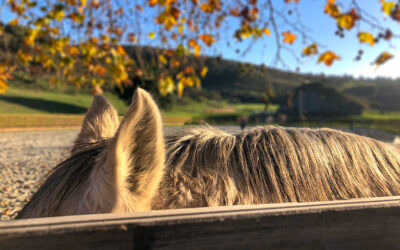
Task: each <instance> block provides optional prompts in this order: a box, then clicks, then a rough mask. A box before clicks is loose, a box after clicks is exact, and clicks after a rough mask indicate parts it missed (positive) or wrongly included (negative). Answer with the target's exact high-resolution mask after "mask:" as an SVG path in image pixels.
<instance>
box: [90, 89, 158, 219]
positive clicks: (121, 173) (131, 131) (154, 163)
mask: <svg viewBox="0 0 400 250" xmlns="http://www.w3.org/2000/svg"><path fill="white" fill-rule="evenodd" d="M164 160H165V152H164V136H163V126H162V120H161V114H160V111H159V109H158V107H157V105H156V103H155V102H154V100H153V98H152V97H151V95H150V94H149V93H147V92H146V91H144V90H143V89H140V88H137V89H136V92H135V94H134V96H133V98H132V103H131V105H130V107H129V109H128V111H127V112H126V114H125V116H124V119H123V120H122V122H121V125H120V126H119V128H118V131H117V132H116V133H115V136H114V139H113V140H112V141H111V143H110V144H109V146H108V147H107V149H106V150H105V151H104V152H103V153H102V155H101V157H100V159H99V160H98V163H97V164H98V165H97V167H96V171H97V172H96V173H97V175H95V174H93V175H92V177H93V178H95V179H96V181H95V182H96V183H98V187H96V188H95V189H94V190H97V191H98V190H101V191H100V192H101V193H102V196H103V197H108V196H107V195H106V194H108V193H112V194H115V193H118V194H119V198H120V199H119V201H123V202H122V203H121V204H119V205H115V206H114V209H113V211H114V212H120V211H124V212H128V211H130V212H132V211H143V210H149V209H150V203H151V200H152V198H153V197H154V195H155V193H156V190H157V188H158V186H159V183H160V182H161V178H162V175H163V171H164ZM100 183H103V184H100ZM116 190H118V191H116ZM111 196H112V195H110V197H111Z"/></svg>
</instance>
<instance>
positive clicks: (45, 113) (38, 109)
mask: <svg viewBox="0 0 400 250" xmlns="http://www.w3.org/2000/svg"><path fill="white" fill-rule="evenodd" d="M69 92H70V93H65V92H62V91H50V90H40V89H26V88H17V87H12V88H10V89H9V90H8V91H7V93H6V94H4V95H0V128H21V127H59V126H79V125H80V124H81V123H82V119H83V114H84V113H85V112H86V110H87V108H88V107H89V106H90V104H91V102H92V99H93V96H92V95H91V94H90V93H85V91H81V92H79V93H73V92H71V91H69ZM104 95H105V96H106V98H107V99H108V100H109V101H110V102H111V103H112V104H113V106H114V107H115V108H116V109H117V111H118V113H119V115H123V114H124V113H125V112H126V110H127V109H128V105H126V103H125V102H123V101H122V100H120V99H118V97H117V96H116V95H114V94H112V93H105V94H104ZM224 108H233V110H234V112H235V113H236V114H250V113H251V112H253V111H260V110H263V109H264V105H263V104H228V103H226V102H216V101H213V100H205V101H204V102H195V101H190V102H187V103H185V105H179V104H178V105H175V106H174V107H173V108H172V109H171V110H163V111H162V115H163V119H164V123H165V124H166V125H183V124H184V123H185V122H187V121H190V120H192V119H193V118H203V117H206V116H210V115H213V114H212V113H211V114H210V112H209V111H210V110H215V109H217V110H218V109H222V110H223V109H224ZM272 108H275V109H276V107H275V106H272ZM219 114H221V113H219Z"/></svg>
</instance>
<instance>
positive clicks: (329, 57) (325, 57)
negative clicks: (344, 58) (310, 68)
mask: <svg viewBox="0 0 400 250" xmlns="http://www.w3.org/2000/svg"><path fill="white" fill-rule="evenodd" d="M339 59H340V57H339V56H338V55H336V54H335V53H334V52H332V51H326V52H324V53H323V54H322V55H320V57H319V58H318V62H317V63H321V62H323V63H325V65H326V66H331V65H332V63H333V62H334V60H339Z"/></svg>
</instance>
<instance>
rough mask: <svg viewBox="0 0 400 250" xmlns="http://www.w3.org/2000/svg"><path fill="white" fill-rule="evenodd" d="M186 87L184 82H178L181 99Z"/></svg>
mask: <svg viewBox="0 0 400 250" xmlns="http://www.w3.org/2000/svg"><path fill="white" fill-rule="evenodd" d="M184 88H185V87H184V85H183V83H182V81H179V82H178V96H179V97H181V96H182V95H183V89H184Z"/></svg>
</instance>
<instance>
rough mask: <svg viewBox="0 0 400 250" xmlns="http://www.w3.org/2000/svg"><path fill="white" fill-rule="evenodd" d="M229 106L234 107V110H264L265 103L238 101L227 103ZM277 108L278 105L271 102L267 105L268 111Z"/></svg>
mask: <svg viewBox="0 0 400 250" xmlns="http://www.w3.org/2000/svg"><path fill="white" fill-rule="evenodd" d="M229 105H230V106H231V107H233V108H235V109H236V111H238V112H240V111H249V112H254V111H264V110H265V104H263V103H238V104H229ZM278 109H279V105H276V104H271V105H269V107H268V111H277V110H278Z"/></svg>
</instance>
